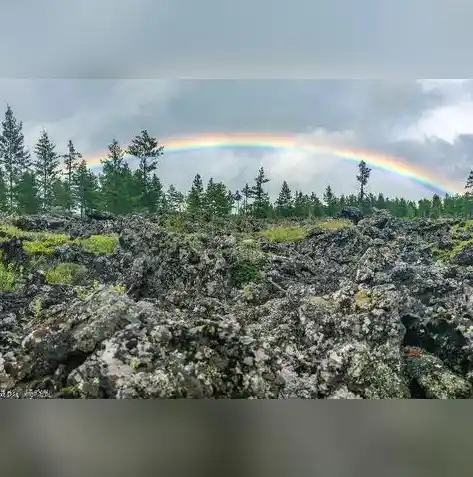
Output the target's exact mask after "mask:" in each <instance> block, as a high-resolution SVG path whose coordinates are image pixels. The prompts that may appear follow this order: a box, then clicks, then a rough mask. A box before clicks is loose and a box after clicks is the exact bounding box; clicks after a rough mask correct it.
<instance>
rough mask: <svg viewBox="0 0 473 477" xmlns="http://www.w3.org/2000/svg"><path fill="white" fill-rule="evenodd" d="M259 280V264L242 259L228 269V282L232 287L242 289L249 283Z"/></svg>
mask: <svg viewBox="0 0 473 477" xmlns="http://www.w3.org/2000/svg"><path fill="white" fill-rule="evenodd" d="M260 279H261V272H260V267H259V263H257V262H253V261H252V260H249V259H246V258H244V259H242V260H239V261H237V262H236V263H234V264H233V265H232V266H231V267H230V282H231V284H232V286H235V287H242V286H243V285H245V284H247V283H249V282H257V281H259V280H260Z"/></svg>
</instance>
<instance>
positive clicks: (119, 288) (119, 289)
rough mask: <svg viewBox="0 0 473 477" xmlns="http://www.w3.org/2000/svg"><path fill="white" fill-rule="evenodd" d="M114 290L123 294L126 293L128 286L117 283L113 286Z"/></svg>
mask: <svg viewBox="0 0 473 477" xmlns="http://www.w3.org/2000/svg"><path fill="white" fill-rule="evenodd" d="M113 288H114V289H115V290H116V291H117V292H118V293H121V294H124V293H125V292H126V286H125V285H124V284H123V283H117V284H116V285H113Z"/></svg>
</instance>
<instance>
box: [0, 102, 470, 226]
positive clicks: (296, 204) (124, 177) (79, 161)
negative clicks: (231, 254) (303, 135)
mask: <svg viewBox="0 0 473 477" xmlns="http://www.w3.org/2000/svg"><path fill="white" fill-rule="evenodd" d="M64 149H65V152H63V153H62V151H58V147H57V145H56V144H55V143H54V141H53V139H52V138H51V137H50V136H49V134H48V132H47V131H46V130H43V131H42V132H41V134H40V137H39V138H37V141H36V144H35V146H34V150H33V151H32V152H30V151H29V150H28V148H27V147H26V145H25V137H24V133H23V123H22V121H19V120H18V119H17V118H16V117H15V114H14V112H13V110H12V108H11V106H10V105H8V106H7V109H6V112H5V117H4V120H3V121H2V125H1V131H0V211H1V212H3V213H7V214H17V215H30V214H37V213H43V214H48V213H52V212H55V213H57V212H61V213H64V214H75V213H80V215H81V217H84V216H86V215H87V214H89V213H90V212H91V211H100V212H103V213H108V214H114V215H126V214H131V213H150V214H159V215H163V216H173V215H183V216H185V217H189V218H195V219H198V218H201V219H204V220H207V221H208V220H212V219H214V218H225V217H228V216H231V215H235V214H237V215H244V216H250V217H255V218H271V219H277V218H297V219H305V218H322V217H336V216H337V215H338V214H339V212H340V210H341V209H342V208H343V207H346V206H357V207H360V208H362V209H367V210H369V209H371V208H373V207H376V208H379V209H386V210H388V211H389V212H390V213H391V214H393V215H394V216H396V217H406V218H415V217H427V218H438V217H442V216H449V217H464V218H469V217H470V216H471V212H472V204H473V200H472V198H471V191H472V189H473V174H472V173H470V176H469V177H468V179H467V181H466V186H465V194H463V195H448V194H447V195H445V196H444V197H441V196H440V195H438V194H434V195H433V196H432V197H431V198H430V199H429V198H425V199H422V200H419V201H412V200H406V199H404V198H402V197H388V196H387V195H385V194H383V193H380V194H377V195H375V194H372V193H370V192H367V189H368V186H369V179H370V173H371V169H370V168H369V167H368V166H367V164H366V163H365V162H364V161H361V162H360V163H359V166H358V174H357V175H356V178H354V183H357V184H358V190H357V191H356V192H354V193H352V194H349V195H340V196H337V195H336V194H334V192H333V190H332V186H331V185H328V186H327V188H326V189H325V191H324V193H323V195H322V197H319V196H318V195H317V194H316V193H314V192H312V193H304V192H302V191H300V190H292V189H291V187H290V184H288V183H287V182H286V181H283V183H282V184H281V188H280V192H279V195H278V197H277V199H276V200H275V201H271V200H270V197H269V194H268V193H267V192H266V190H265V184H267V183H268V182H269V181H270V178H269V177H268V176H267V172H266V171H265V170H264V168H260V169H259V170H258V171H257V173H256V177H255V178H254V182H253V183H252V184H248V183H246V184H242V187H241V188H240V189H239V190H230V189H229V188H228V186H227V185H226V184H225V183H224V182H217V181H215V180H214V179H213V178H212V177H210V178H208V180H207V181H206V183H204V178H203V177H202V176H201V175H200V174H197V175H196V176H195V177H194V179H193V182H192V185H191V188H190V190H189V191H179V190H177V188H176V187H175V186H173V185H172V184H171V185H169V186H168V187H167V188H165V187H164V185H163V183H162V181H161V180H160V178H159V175H158V172H159V168H158V165H159V159H160V157H161V156H162V155H163V154H164V152H165V151H164V147H163V146H162V145H160V143H159V141H158V139H157V138H155V137H152V136H150V134H149V133H148V131H147V130H142V131H141V132H140V133H139V134H138V135H136V136H135V137H134V138H133V139H132V141H131V144H130V145H129V146H128V147H127V148H123V147H122V146H121V145H120V144H119V142H118V141H117V140H116V139H113V140H112V141H111V143H110V144H109V146H108V154H107V156H106V157H104V158H103V160H102V161H101V162H102V171H101V172H100V173H94V172H93V171H92V170H91V169H90V168H89V167H88V166H87V163H86V161H85V159H84V158H83V156H82V154H81V153H80V152H79V151H77V150H76V148H75V146H74V144H73V142H72V141H69V142H68V144H67V146H66V145H65V148H64ZM128 155H129V156H132V157H134V158H136V159H137V162H138V165H137V168H136V169H135V170H132V169H131V167H130V165H129V164H128V162H127V160H126V156H128ZM355 179H356V182H355Z"/></svg>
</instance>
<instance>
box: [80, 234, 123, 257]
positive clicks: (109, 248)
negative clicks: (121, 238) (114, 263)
mask: <svg viewBox="0 0 473 477" xmlns="http://www.w3.org/2000/svg"><path fill="white" fill-rule="evenodd" d="M77 242H78V243H80V244H82V245H83V246H84V248H85V249H86V250H87V251H88V252H92V253H113V252H114V251H115V248H116V246H117V243H118V235H92V236H91V237H89V238H87V239H78V240H77Z"/></svg>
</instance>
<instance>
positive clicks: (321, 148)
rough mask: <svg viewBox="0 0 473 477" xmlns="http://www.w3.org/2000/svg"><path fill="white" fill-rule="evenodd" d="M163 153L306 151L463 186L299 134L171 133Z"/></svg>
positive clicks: (459, 190)
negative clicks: (210, 150) (177, 134)
mask: <svg viewBox="0 0 473 477" xmlns="http://www.w3.org/2000/svg"><path fill="white" fill-rule="evenodd" d="M159 143H160V144H161V145H163V146H164V153H165V155H166V154H169V153H178V152H187V151H196V150H205V149H232V150H234V149H262V150H294V149H298V150H301V151H307V152H309V153H313V154H324V155H331V156H333V157H334V158H335V157H338V158H341V159H344V160H347V161H351V162H356V163H358V162H360V161H361V160H363V161H365V162H366V163H367V164H368V165H370V166H372V167H374V168H377V169H381V170H384V171H387V172H391V173H394V174H397V175H399V176H402V177H406V178H408V179H411V180H413V181H415V182H417V183H418V184H420V185H422V186H424V187H427V188H428V189H431V190H435V191H441V192H443V193H448V194H463V193H464V187H463V185H462V184H459V183H458V182H455V181H451V180H449V179H447V178H446V177H443V176H441V175H439V174H435V173H433V172H432V171H430V170H429V169H427V168H425V167H421V166H419V165H415V164H411V163H409V162H408V161H406V160H405V159H403V158H400V157H395V156H391V155H388V154H383V153H381V152H377V151H371V150H366V149H358V148H347V147H339V146H333V145H327V144H322V143H318V142H316V141H314V140H313V139H310V138H309V139H308V138H304V137H303V136H301V135H298V134H279V133H275V134H265V133H231V134H225V133H212V134H198V135H185V136H173V137H170V138H167V139H163V140H161V139H160V140H159ZM106 155H107V152H103V153H102V154H94V155H93V156H88V157H85V160H86V162H87V165H88V167H90V168H91V169H94V168H97V167H100V166H101V160H102V159H103V158H104V157H106Z"/></svg>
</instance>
